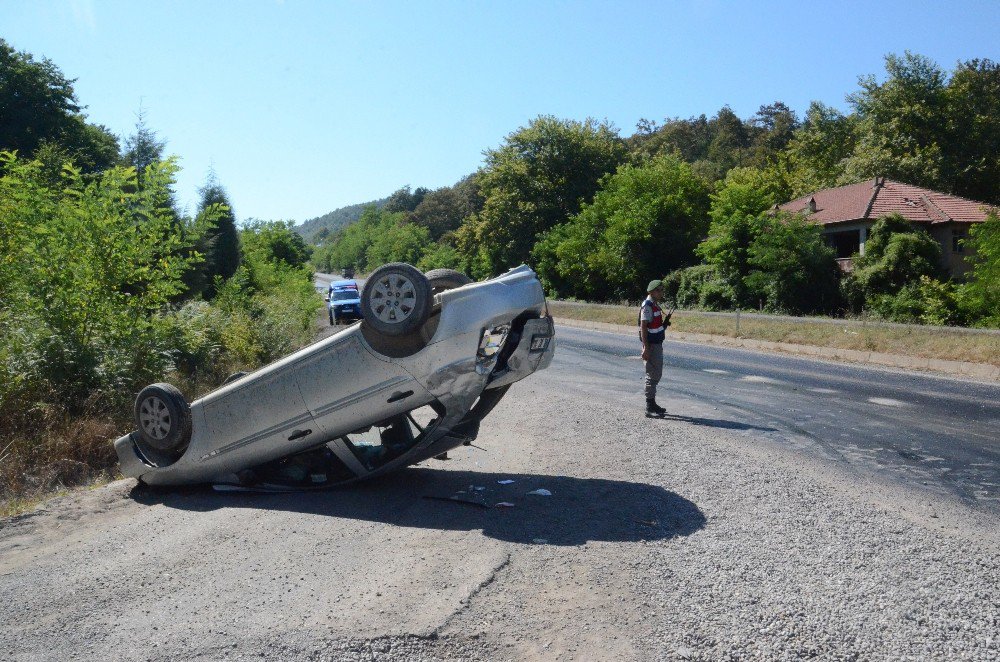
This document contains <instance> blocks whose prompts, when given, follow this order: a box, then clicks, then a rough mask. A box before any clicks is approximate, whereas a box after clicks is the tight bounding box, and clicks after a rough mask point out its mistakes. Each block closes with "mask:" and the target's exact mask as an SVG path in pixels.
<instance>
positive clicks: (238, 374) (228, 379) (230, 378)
mask: <svg viewBox="0 0 1000 662" xmlns="http://www.w3.org/2000/svg"><path fill="white" fill-rule="evenodd" d="M246 376H247V373H246V372H244V371H242V370H238V371H237V372H234V373H233V374H231V375H229V376H228V377H226V378H225V379H224V380H223V382H222V386H225V385H226V384H229V383H230V382H235V381H236V380H237V379H239V378H240V377H246Z"/></svg>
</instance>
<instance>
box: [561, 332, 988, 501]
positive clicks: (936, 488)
mask: <svg viewBox="0 0 1000 662" xmlns="http://www.w3.org/2000/svg"><path fill="white" fill-rule="evenodd" d="M558 337H559V347H560V350H561V351H560V357H559V358H560V361H562V362H564V363H565V364H566V365H567V366H572V367H573V369H574V370H575V371H577V372H578V374H579V375H580V379H581V380H583V381H584V382H588V381H591V378H592V376H598V375H599V376H600V377H601V387H602V388H610V389H615V390H618V391H630V390H631V391H634V390H635V388H636V386H635V385H636V383H637V380H638V379H641V373H642V368H641V366H642V363H641V360H640V359H639V356H638V350H639V346H638V341H637V340H636V339H635V338H632V337H630V336H625V335H618V334H612V333H603V332H599V331H587V330H584V329H578V328H573V327H565V326H560V327H559V328H558ZM660 391H661V396H660V398H659V402H660V404H661V405H663V406H665V407H666V408H667V410H668V412H675V413H676V412H677V411H678V410H682V411H684V412H691V411H695V412H700V413H699V414H698V416H702V417H705V418H706V419H713V418H720V417H723V418H725V419H726V420H727V421H729V423H728V426H729V427H730V428H732V429H735V430H742V431H744V433H746V434H753V435H755V436H762V437H764V438H768V439H771V440H774V441H777V442H779V443H782V444H787V445H790V446H792V447H795V448H797V449H800V450H803V451H807V452H810V453H813V454H816V455H819V456H822V457H825V458H827V459H830V460H834V461H837V462H841V463H843V464H844V465H846V466H847V467H849V468H850V469H852V470H855V471H859V472H867V473H875V474H877V475H879V476H882V477H885V478H886V479H889V480H897V481H901V482H904V483H908V484H910V485H914V486H919V487H921V488H923V489H925V490H929V491H932V492H936V493H939V494H942V495H951V496H954V497H957V498H959V499H961V500H962V501H963V502H965V503H967V504H973V505H975V506H978V507H981V508H983V509H987V510H990V511H992V512H994V513H1000V386H998V385H995V384H994V385H989V384H982V383H976V382H970V381H962V380H956V379H948V378H942V377H937V376H930V375H923V374H919V373H912V372H901V371H890V370H883V369H876V368H868V367H864V366H853V365H846V364H838V363H832V362H822V361H815V360H809V359H803V358H798V357H788V356H782V355H779V354H770V353H760V352H752V351H747V350H742V349H733V348H724V347H712V346H706V345H698V344H694V343H681V342H667V343H666V344H665V345H664V377H663V382H661V389H660ZM640 400H641V398H639V397H638V396H637V397H636V398H635V399H634V402H630V403H629V404H630V406H631V407H632V408H633V409H638V408H639V406H640ZM679 418H680V420H685V419H688V420H693V419H692V417H691V416H690V415H687V416H680V417H679ZM695 418H696V417H695ZM694 422H696V421H694Z"/></svg>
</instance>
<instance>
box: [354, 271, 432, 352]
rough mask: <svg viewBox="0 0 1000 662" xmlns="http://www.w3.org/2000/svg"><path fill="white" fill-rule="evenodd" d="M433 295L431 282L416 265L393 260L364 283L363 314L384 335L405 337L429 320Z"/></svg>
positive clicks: (362, 293) (362, 294)
mask: <svg viewBox="0 0 1000 662" xmlns="http://www.w3.org/2000/svg"><path fill="white" fill-rule="evenodd" d="M433 297H434V295H433V293H432V292H431V284H430V283H429V282H428V280H427V277H426V276H424V275H423V274H422V273H420V272H419V271H418V270H417V269H416V267H413V266H410V265H409V264H405V263H403V262H391V263H389V264H386V265H384V266H381V267H379V268H378V269H376V270H375V271H374V272H372V274H371V276H369V277H368V280H367V281H366V282H365V288H364V290H363V291H362V292H361V309H362V310H363V311H364V312H363V313H362V317H363V318H364V321H365V323H366V324H368V325H369V326H370V327H371V328H372V329H374V330H375V331H378V332H379V333H381V334H384V335H387V336H404V335H406V334H409V333H413V332H414V331H416V330H417V329H419V328H420V327H421V326H422V325H423V323H424V322H426V321H427V318H428V316H429V315H430V313H431V305H432V303H433Z"/></svg>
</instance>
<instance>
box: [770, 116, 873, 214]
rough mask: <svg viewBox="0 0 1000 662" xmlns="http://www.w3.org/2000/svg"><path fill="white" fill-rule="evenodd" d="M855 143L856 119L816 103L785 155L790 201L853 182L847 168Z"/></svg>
mask: <svg viewBox="0 0 1000 662" xmlns="http://www.w3.org/2000/svg"><path fill="white" fill-rule="evenodd" d="M855 143H856V121H855V118H854V116H847V115H844V114H842V113H841V112H840V111H838V110H837V109H835V108H831V107H830V106H826V105H824V104H822V103H820V102H818V101H813V102H812V103H811V104H810V105H809V110H808V111H807V112H806V118H805V121H803V123H802V126H801V127H800V128H799V129H798V130H797V131H796V132H795V134H794V136H793V138H792V140H791V141H790V142H789V144H788V148H787V149H786V151H785V153H784V157H785V159H786V161H787V165H788V169H789V175H788V180H789V185H790V188H791V191H790V194H789V196H788V198H795V197H798V196H802V195H806V194H807V193H813V192H815V191H819V190H821V189H825V188H832V187H834V186H839V185H841V184H849V183H853V181H852V180H850V179H849V178H847V177H846V174H845V169H846V167H847V160H848V159H849V158H850V156H851V154H852V153H853V152H854V149H855ZM788 198H786V200H787V199H788Z"/></svg>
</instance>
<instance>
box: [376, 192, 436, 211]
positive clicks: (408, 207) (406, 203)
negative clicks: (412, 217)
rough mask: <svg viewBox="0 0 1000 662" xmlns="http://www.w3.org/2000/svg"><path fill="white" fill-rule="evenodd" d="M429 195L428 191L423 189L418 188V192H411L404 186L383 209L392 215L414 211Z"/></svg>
mask: <svg viewBox="0 0 1000 662" xmlns="http://www.w3.org/2000/svg"><path fill="white" fill-rule="evenodd" d="M427 193H428V190H427V189H425V188H423V187H418V188H417V190H416V191H413V192H411V191H410V187H409V186H404V187H403V188H401V189H399V190H397V191H395V192H394V193H393V194H392V195H390V196H389V199H388V200H387V201H386V203H385V207H384V208H383V209H385V211H387V212H390V213H393V212H400V211H405V212H409V211H413V210H414V209H416V208H417V206H418V205H419V204H420V203H421V202H423V200H424V196H425V195H427Z"/></svg>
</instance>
